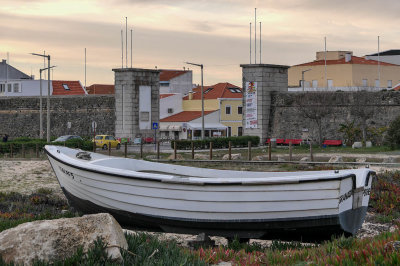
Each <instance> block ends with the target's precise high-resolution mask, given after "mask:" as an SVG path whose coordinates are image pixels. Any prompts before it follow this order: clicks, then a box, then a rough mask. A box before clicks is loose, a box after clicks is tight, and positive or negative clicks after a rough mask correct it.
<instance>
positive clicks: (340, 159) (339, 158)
mask: <svg viewBox="0 0 400 266" xmlns="http://www.w3.org/2000/svg"><path fill="white" fill-rule="evenodd" d="M329 162H330V163H342V162H343V157H342V156H340V155H335V156H332V157H331V158H330V159H329Z"/></svg>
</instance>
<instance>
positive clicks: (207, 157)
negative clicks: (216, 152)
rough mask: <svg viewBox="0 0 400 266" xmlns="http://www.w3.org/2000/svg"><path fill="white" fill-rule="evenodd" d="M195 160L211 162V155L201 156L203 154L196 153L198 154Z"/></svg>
mask: <svg viewBox="0 0 400 266" xmlns="http://www.w3.org/2000/svg"><path fill="white" fill-rule="evenodd" d="M194 159H195V160H209V159H210V155H207V154H201V153H196V154H195V155H194Z"/></svg>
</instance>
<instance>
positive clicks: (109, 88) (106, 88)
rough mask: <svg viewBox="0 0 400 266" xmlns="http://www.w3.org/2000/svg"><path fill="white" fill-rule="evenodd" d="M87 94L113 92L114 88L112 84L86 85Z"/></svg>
mask: <svg viewBox="0 0 400 266" xmlns="http://www.w3.org/2000/svg"><path fill="white" fill-rule="evenodd" d="M86 91H87V93H88V94H114V93H115V89H114V85H113V84H93V85H90V86H89V87H86Z"/></svg>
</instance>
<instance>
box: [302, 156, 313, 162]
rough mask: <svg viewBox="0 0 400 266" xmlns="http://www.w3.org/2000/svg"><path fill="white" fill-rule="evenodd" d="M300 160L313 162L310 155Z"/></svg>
mask: <svg viewBox="0 0 400 266" xmlns="http://www.w3.org/2000/svg"><path fill="white" fill-rule="evenodd" d="M300 162H311V158H310V157H309V156H307V157H303V158H301V159H300Z"/></svg>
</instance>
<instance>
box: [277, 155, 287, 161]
mask: <svg viewBox="0 0 400 266" xmlns="http://www.w3.org/2000/svg"><path fill="white" fill-rule="evenodd" d="M277 160H278V162H285V161H286V160H285V157H284V156H283V155H278V157H277Z"/></svg>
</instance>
